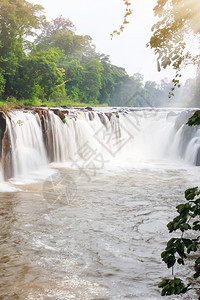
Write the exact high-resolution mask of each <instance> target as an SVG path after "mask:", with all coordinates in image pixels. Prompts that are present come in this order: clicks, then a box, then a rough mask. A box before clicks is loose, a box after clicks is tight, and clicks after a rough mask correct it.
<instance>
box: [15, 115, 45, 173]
mask: <svg viewBox="0 0 200 300" xmlns="http://www.w3.org/2000/svg"><path fill="white" fill-rule="evenodd" d="M10 117H11V123H12V128H10V131H11V133H12V134H11V144H12V159H13V169H14V176H17V177H18V176H22V177H23V176H26V175H27V174H29V173H31V172H33V171H35V170H38V169H42V168H43V167H44V166H46V165H47V163H48V160H47V155H46V150H45V147H44V142H43V137H42V130H41V125H40V120H39V117H38V115H37V114H36V115H34V114H33V113H31V112H26V113H25V112H22V111H14V112H12V113H10Z"/></svg>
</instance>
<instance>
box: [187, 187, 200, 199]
mask: <svg viewBox="0 0 200 300" xmlns="http://www.w3.org/2000/svg"><path fill="white" fill-rule="evenodd" d="M198 194H199V191H198V186H196V187H195V188H191V189H187V190H186V191H185V198H186V199H187V200H193V199H194V197H195V196H196V195H198Z"/></svg>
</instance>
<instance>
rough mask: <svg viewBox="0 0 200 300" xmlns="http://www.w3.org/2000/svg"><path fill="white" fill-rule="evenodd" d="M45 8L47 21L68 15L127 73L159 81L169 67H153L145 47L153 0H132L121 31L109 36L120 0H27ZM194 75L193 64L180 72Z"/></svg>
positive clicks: (151, 55)
mask: <svg viewBox="0 0 200 300" xmlns="http://www.w3.org/2000/svg"><path fill="white" fill-rule="evenodd" d="M29 1H30V2H32V3H34V4H41V5H42V6H43V7H44V8H45V13H46V16H47V19H48V20H49V21H50V20H51V19H52V18H56V17H58V16H60V15H62V16H63V17H65V18H69V19H70V20H71V21H72V22H73V23H74V25H75V26H76V28H77V31H76V33H77V34H82V35H90V36H91V37H92V39H93V43H94V44H95V45H96V49H97V51H98V52H100V53H104V54H106V55H110V61H111V63H112V64H114V65H117V66H119V67H123V68H125V69H126V71H127V73H128V74H129V75H133V74H134V73H137V72H139V73H141V74H142V75H144V80H145V81H147V80H152V81H157V82H159V81H160V79H162V78H164V77H168V78H169V79H172V76H173V74H174V72H173V71H172V70H162V71H161V72H160V73H159V72H158V71H157V64H156V57H155V55H154V52H153V51H152V50H150V49H149V48H146V43H147V42H148V41H149V38H150V36H151V27H152V25H153V24H154V20H155V19H154V16H153V7H154V6H155V4H156V0H132V1H131V2H132V3H133V4H132V10H133V15H132V16H131V17H130V18H129V21H130V24H128V25H127V26H126V28H125V30H124V32H123V33H122V34H121V35H120V36H116V37H115V38H114V39H113V40H111V39H110V33H112V31H113V30H116V29H118V28H119V26H120V25H121V24H122V22H123V15H124V11H125V7H124V5H123V1H122V0H29ZM194 76H195V70H194V68H191V69H189V68H188V69H187V70H186V71H185V72H184V79H186V78H189V77H194Z"/></svg>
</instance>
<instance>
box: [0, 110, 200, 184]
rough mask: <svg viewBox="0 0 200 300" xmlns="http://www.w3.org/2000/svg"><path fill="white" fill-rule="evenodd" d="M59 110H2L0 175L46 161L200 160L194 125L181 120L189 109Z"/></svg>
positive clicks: (95, 164) (91, 164)
mask: <svg viewBox="0 0 200 300" xmlns="http://www.w3.org/2000/svg"><path fill="white" fill-rule="evenodd" d="M57 111H58V110H57ZM107 111H108V112H107ZM59 112H60V113H59V114H58V112H56V111H55V110H49V109H35V110H34V109H33V110H31V111H12V112H9V114H8V116H6V117H5V116H3V118H4V120H5V119H6V129H5V128H4V135H3V137H2V140H1V144H0V145H1V148H2V149H1V152H0V153H1V168H0V181H1V180H3V177H4V178H5V179H7V178H10V177H20V176H21V177H26V176H27V175H28V174H30V173H32V172H34V171H38V170H42V169H43V168H45V167H46V166H48V164H49V163H50V162H56V163H68V166H69V167H72V168H73V167H78V168H80V169H84V168H90V169H94V168H97V169H98V168H104V167H106V165H108V164H109V163H112V162H113V163H115V164H116V165H120V164H121V165H123V164H125V163H127V164H134V165H135V164H137V163H140V162H142V161H144V162H147V161H151V162H155V163H156V161H159V160H164V161H167V162H168V163H170V162H174V161H175V162H177V161H180V162H182V163H188V164H193V165H195V164H196V165H200V129H198V128H197V129H196V128H194V127H193V128H191V127H188V126H186V125H184V124H185V121H186V119H187V117H188V114H190V115H191V114H192V111H189V112H185V111H184V118H185V119H184V120H183V113H182V110H177V111H175V112H172V111H170V110H167V109H163V110H162V109H160V110H159V109H157V110H156V109H154V110H153V109H121V110H116V109H115V110H111V109H105V108H104V109H102V110H100V109H96V110H92V111H90V110H86V109H85V110H81V109H68V110H67V111H64V110H63V111H59ZM61 116H62V117H61ZM63 116H64V117H65V119H66V122H63ZM2 126H3V125H2ZM4 127H5V126H4ZM2 128H3V127H2ZM3 174H4V175H3ZM5 174H7V175H6V176H5Z"/></svg>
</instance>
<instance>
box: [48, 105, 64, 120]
mask: <svg viewBox="0 0 200 300" xmlns="http://www.w3.org/2000/svg"><path fill="white" fill-rule="evenodd" d="M51 110H52V111H53V112H54V114H56V115H57V116H58V117H59V118H60V119H61V120H63V119H64V118H65V114H64V113H63V112H62V111H61V110H60V109H54V108H53V109H51Z"/></svg>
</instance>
